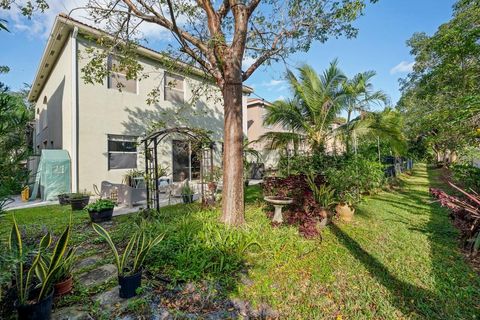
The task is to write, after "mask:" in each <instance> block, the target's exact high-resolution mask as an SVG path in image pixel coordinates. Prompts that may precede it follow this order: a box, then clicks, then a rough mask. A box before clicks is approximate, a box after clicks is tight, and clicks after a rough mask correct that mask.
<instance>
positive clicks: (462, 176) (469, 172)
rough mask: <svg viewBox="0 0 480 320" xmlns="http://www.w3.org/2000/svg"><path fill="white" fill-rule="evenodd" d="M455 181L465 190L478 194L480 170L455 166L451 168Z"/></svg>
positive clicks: (465, 166)
mask: <svg viewBox="0 0 480 320" xmlns="http://www.w3.org/2000/svg"><path fill="white" fill-rule="evenodd" d="M451 169H452V172H453V177H454V178H455V180H456V181H457V182H459V183H461V184H462V185H464V186H465V187H466V188H470V189H472V190H474V191H475V192H480V168H477V167H474V166H471V165H462V164H457V165H453V166H452V167H451Z"/></svg>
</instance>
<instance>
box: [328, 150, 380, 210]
mask: <svg viewBox="0 0 480 320" xmlns="http://www.w3.org/2000/svg"><path fill="white" fill-rule="evenodd" d="M325 178H326V180H327V182H328V183H329V184H330V185H331V186H332V187H333V188H334V189H335V191H336V195H337V196H338V197H339V199H340V200H341V201H345V202H349V203H353V202H356V201H358V200H360V195H361V194H369V193H372V192H374V191H375V190H377V189H378V188H380V187H381V186H382V185H383V184H384V182H385V175H384V171H383V166H382V165H381V164H379V163H378V162H375V161H369V160H366V159H364V158H361V157H354V158H351V159H349V160H346V161H344V162H343V163H342V164H341V165H340V166H339V167H338V168H334V167H332V168H329V169H327V170H326V171H325Z"/></svg>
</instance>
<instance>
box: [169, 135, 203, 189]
mask: <svg viewBox="0 0 480 320" xmlns="http://www.w3.org/2000/svg"><path fill="white" fill-rule="evenodd" d="M172 175H173V181H175V182H178V181H182V180H185V179H190V180H198V179H200V157H199V152H198V148H197V147H196V146H195V143H192V142H189V141H184V140H173V141H172Z"/></svg>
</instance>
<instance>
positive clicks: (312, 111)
mask: <svg viewBox="0 0 480 320" xmlns="http://www.w3.org/2000/svg"><path fill="white" fill-rule="evenodd" d="M298 71H299V73H300V75H299V77H298V78H297V76H295V74H293V72H291V71H288V72H287V80H288V82H289V85H290V87H291V89H292V91H293V93H294V97H293V98H292V99H287V100H278V101H275V102H274V103H273V105H272V106H270V107H269V108H267V113H266V115H265V118H264V123H265V124H266V125H279V126H282V127H283V128H285V130H287V131H288V132H286V133H285V132H269V133H267V134H265V135H263V136H261V137H260V140H266V141H269V142H270V143H271V144H273V145H277V146H281V145H283V146H285V145H292V146H294V145H298V144H299V143H305V144H306V145H307V146H308V147H309V148H310V149H311V150H312V151H314V152H316V151H323V149H324V143H325V140H326V138H327V136H328V135H329V133H330V132H331V125H332V123H333V122H334V120H335V119H336V118H337V115H338V113H339V112H340V111H341V109H342V108H343V107H344V104H345V99H346V97H347V96H346V94H345V92H344V90H343V88H342V86H341V84H342V83H343V82H344V81H345V80H346V77H345V75H344V74H343V72H342V71H341V70H340V69H339V68H338V62H337V60H334V61H332V62H331V63H330V66H329V67H328V69H326V70H325V71H324V72H323V73H322V74H321V75H318V74H317V73H316V72H315V70H313V68H312V67H311V66H308V65H304V66H302V67H300V68H299V69H298Z"/></svg>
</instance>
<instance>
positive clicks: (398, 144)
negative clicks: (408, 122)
mask: <svg viewBox="0 0 480 320" xmlns="http://www.w3.org/2000/svg"><path fill="white" fill-rule="evenodd" d="M338 130H341V131H343V132H345V133H346V136H351V135H352V132H355V135H356V137H357V138H362V139H370V140H377V139H378V141H383V142H386V143H387V144H388V145H389V146H390V148H391V149H392V150H393V152H394V153H395V154H402V153H403V152H404V151H405V150H406V147H407V145H406V140H405V137H404V135H403V118H402V115H401V114H400V113H399V112H398V111H395V110H393V109H391V108H386V109H385V110H383V111H381V112H365V113H363V114H362V115H360V116H358V117H356V118H355V119H352V120H351V121H350V122H348V123H346V124H345V125H343V126H341V127H339V128H338Z"/></svg>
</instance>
